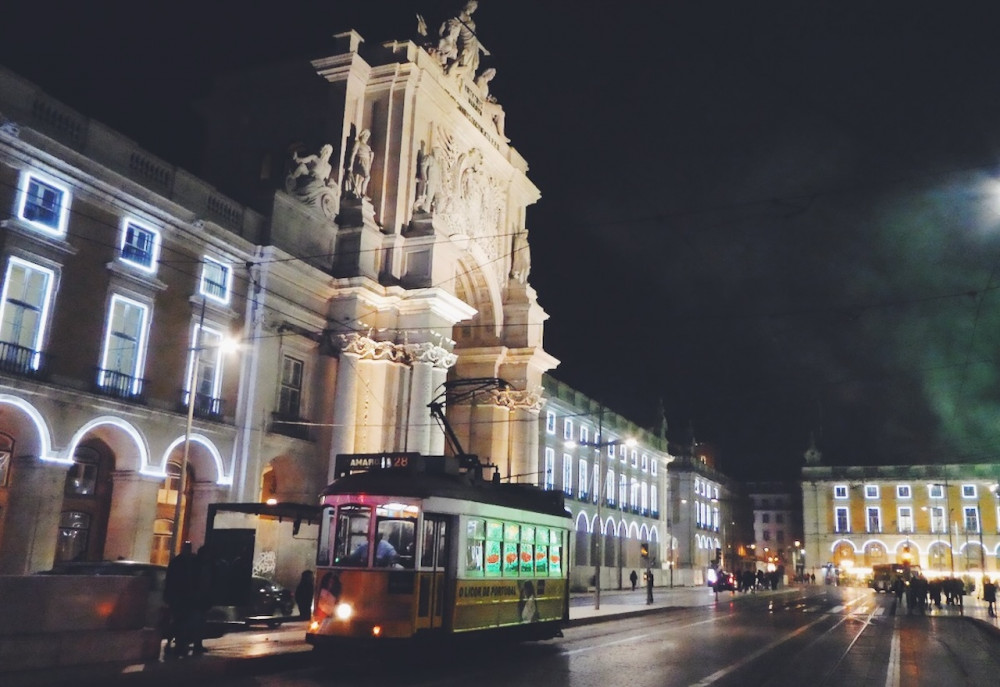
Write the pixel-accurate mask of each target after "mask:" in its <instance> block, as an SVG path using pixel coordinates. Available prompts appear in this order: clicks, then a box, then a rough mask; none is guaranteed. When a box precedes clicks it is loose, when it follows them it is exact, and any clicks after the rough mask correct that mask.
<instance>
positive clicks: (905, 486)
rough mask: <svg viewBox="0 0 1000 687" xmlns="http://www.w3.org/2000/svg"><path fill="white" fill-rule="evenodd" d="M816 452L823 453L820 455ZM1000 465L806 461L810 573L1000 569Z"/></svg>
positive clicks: (956, 572)
mask: <svg viewBox="0 0 1000 687" xmlns="http://www.w3.org/2000/svg"><path fill="white" fill-rule="evenodd" d="M817 456H818V454H817ZM998 479H1000V464H996V463H985V464H942V465H909V466H897V465H893V466H824V465H820V464H819V461H818V457H814V458H813V460H811V461H809V460H808V459H807V464H806V466H805V467H804V468H803V470H802V503H803V506H802V511H803V524H804V529H805V533H804V536H805V543H806V560H807V568H806V570H807V572H812V573H813V574H815V575H816V578H817V580H819V579H821V578H822V577H829V576H832V575H834V574H838V572H839V574H846V575H851V574H854V575H858V576H865V575H867V574H868V573H869V572H870V570H871V567H872V566H873V565H876V564H881V563H911V564H915V565H920V566H921V568H922V569H923V571H924V573H925V574H926V575H927V576H928V577H940V576H950V575H956V576H970V577H972V578H975V579H978V578H979V577H980V576H981V575H982V574H983V573H986V574H989V575H992V576H995V575H996V574H997V572H998V571H1000V565H998V560H1000V559H998V556H1000V518H998V516H1000V501H998V494H997V480H998Z"/></svg>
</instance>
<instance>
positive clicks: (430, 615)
mask: <svg viewBox="0 0 1000 687" xmlns="http://www.w3.org/2000/svg"><path fill="white" fill-rule="evenodd" d="M420 542H421V544H422V546H421V549H420V572H419V574H418V582H417V586H418V589H417V622H416V629H418V630H427V629H434V628H439V627H441V619H442V614H443V612H444V592H445V567H446V565H447V563H448V518H447V517H446V516H443V515H427V514H425V515H424V529H423V532H421V537H420Z"/></svg>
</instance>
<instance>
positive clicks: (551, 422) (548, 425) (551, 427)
mask: <svg viewBox="0 0 1000 687" xmlns="http://www.w3.org/2000/svg"><path fill="white" fill-rule="evenodd" d="M545 433H546V434H555V433H556V414H555V413H553V412H552V411H551V410H550V411H548V412H546V413H545Z"/></svg>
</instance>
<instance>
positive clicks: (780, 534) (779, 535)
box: [777, 530, 785, 544]
mask: <svg viewBox="0 0 1000 687" xmlns="http://www.w3.org/2000/svg"><path fill="white" fill-rule="evenodd" d="M777 540H778V543H779V544H780V543H782V542H784V541H785V531H784V530H778V533H777Z"/></svg>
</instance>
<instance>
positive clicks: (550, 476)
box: [545, 448, 556, 490]
mask: <svg viewBox="0 0 1000 687" xmlns="http://www.w3.org/2000/svg"><path fill="white" fill-rule="evenodd" d="M555 471H556V452H555V450H554V449H551V448H546V449H545V488H546V489H549V490H551V489H554V488H555V486H556V475H555Z"/></svg>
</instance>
